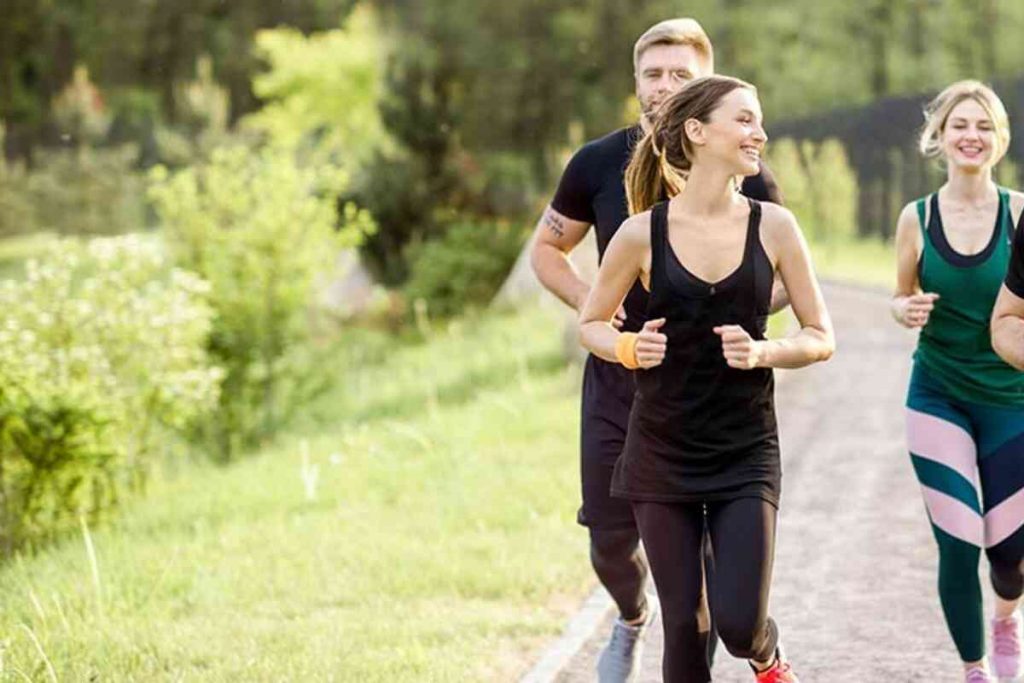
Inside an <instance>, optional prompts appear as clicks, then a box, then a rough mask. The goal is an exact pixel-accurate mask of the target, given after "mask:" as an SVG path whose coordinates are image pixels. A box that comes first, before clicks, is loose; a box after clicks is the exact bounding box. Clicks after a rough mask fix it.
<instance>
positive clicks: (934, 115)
mask: <svg viewBox="0 0 1024 683" xmlns="http://www.w3.org/2000/svg"><path fill="white" fill-rule="evenodd" d="M964 100H974V101H975V102H977V103H978V104H979V105H981V108H982V109H984V110H985V113H986V114H988V117H989V118H990V119H991V120H992V125H993V126H995V137H996V147H995V149H994V150H993V154H992V165H993V166H994V165H995V164H996V163H998V162H999V160H1000V159H1002V158H1003V155H1004V154H1006V150H1007V149H1009V147H1010V121H1009V118H1008V117H1007V115H1006V107H1004V106H1003V102H1002V100H1000V99H999V96H998V95H996V94H995V92H994V91H993V90H992V88H990V87H988V86H987V85H985V84H984V83H981V82H980V81H970V80H968V81H957V82H956V83H954V84H952V85H950V86H949V87H947V88H946V89H945V90H943V91H942V92H940V93H939V94H938V95H937V96H936V97H935V99H934V100H932V101H931V102H929V103H928V106H926V107H925V109H924V121H925V123H924V129H923V130H922V131H921V138H920V140H919V142H918V145H919V147H920V150H921V154H923V155H925V156H926V157H937V156H940V155H941V154H942V145H941V143H940V142H939V138H940V137H941V136H942V131H943V130H945V128H946V121H947V120H948V119H949V115H950V113H951V112H952V111H953V109H954V108H955V107H956V105H958V104H960V103H961V102H963V101H964Z"/></svg>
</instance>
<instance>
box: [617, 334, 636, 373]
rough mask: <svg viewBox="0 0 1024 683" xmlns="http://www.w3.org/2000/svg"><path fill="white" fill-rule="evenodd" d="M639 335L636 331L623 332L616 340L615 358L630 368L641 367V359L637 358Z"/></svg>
mask: <svg viewBox="0 0 1024 683" xmlns="http://www.w3.org/2000/svg"><path fill="white" fill-rule="evenodd" d="M637 340H639V336H638V335H637V334H636V332H622V333H620V334H619V338H618V339H616V340H615V359H616V360H618V361H619V362H620V363H622V364H623V365H624V366H626V367H627V368H629V369H630V370H636V369H637V368H639V367H640V361H638V360H637V359H636V343H637Z"/></svg>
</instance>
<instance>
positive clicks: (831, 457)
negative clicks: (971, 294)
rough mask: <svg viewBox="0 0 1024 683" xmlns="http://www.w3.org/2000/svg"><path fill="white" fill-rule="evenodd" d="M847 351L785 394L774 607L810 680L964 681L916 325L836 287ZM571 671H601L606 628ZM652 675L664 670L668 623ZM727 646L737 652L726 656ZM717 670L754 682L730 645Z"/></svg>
mask: <svg viewBox="0 0 1024 683" xmlns="http://www.w3.org/2000/svg"><path fill="white" fill-rule="evenodd" d="M825 294H826V297H827V300H828V303H829V308H830V310H831V312H832V315H833V318H834V321H835V326H836V331H837V332H836V334H837V338H838V352H837V353H836V355H835V357H834V358H833V359H832V360H831V361H830V362H828V363H825V364H823V365H820V366H817V367H813V368H809V369H804V370H798V371H791V372H788V373H785V376H784V377H781V376H780V380H779V388H778V392H777V399H778V403H777V405H778V414H779V424H780V431H781V437H782V453H783V471H784V478H783V497H782V513H781V517H780V522H779V538H778V545H777V553H776V564H775V581H774V584H773V590H772V614H773V616H774V617H775V618H776V620H777V621H778V622H779V625H780V627H781V630H782V633H783V638H784V643H785V644H786V649H787V651H788V653H789V655H790V658H791V659H792V660H793V662H794V664H795V665H796V669H797V673H798V674H799V675H800V676H801V680H802V681H803V682H804V683H843V682H846V681H849V682H850V683H853V682H855V681H887V682H888V681H928V682H929V683H936V682H941V681H959V680H961V678H960V677H959V675H958V673H959V670H960V667H959V664H958V659H957V657H956V655H955V651H954V649H953V646H952V643H951V641H950V639H949V637H948V635H947V633H946V630H945V625H944V623H943V621H942V614H941V611H940V609H939V604H938V598H937V593H936V589H935V575H934V573H935V568H934V565H935V555H936V553H935V550H934V547H933V546H934V542H933V540H932V537H931V533H930V531H929V527H928V523H927V519H926V516H925V512H924V506H923V503H922V501H921V497H920V495H919V492H918V486H917V482H916V480H915V478H914V475H913V472H912V470H911V467H910V462H909V459H908V456H907V455H906V452H905V448H904V436H903V399H904V395H905V390H906V382H907V376H908V372H909V364H910V358H911V353H912V350H913V345H914V335H913V334H911V333H909V332H907V331H905V330H902V329H900V328H898V327H897V326H896V325H894V324H893V323H892V322H891V320H890V318H889V314H888V311H887V307H886V300H885V298H884V297H883V296H882V295H880V294H877V293H872V292H868V291H860V290H853V289H848V288H844V287H837V286H829V287H827V288H826V292H825ZM596 633H597V635H596V636H595V637H594V638H593V639H591V640H590V641H588V642H587V644H586V646H584V648H583V649H582V650H580V652H579V653H578V654H577V655H576V656H575V657H574V658H573V660H572V661H571V662H570V664H569V666H568V668H567V669H565V670H564V671H563V672H562V674H561V675H560V676H559V678H558V680H559V681H561V682H563V683H579V682H582V681H592V680H594V674H593V671H594V661H595V657H596V653H597V651H598V650H599V648H600V647H601V646H602V645H603V641H604V639H605V638H606V637H607V633H608V627H607V625H605V626H603V627H600V628H598V629H597V631H596ZM650 635H651V637H650V638H649V639H648V644H647V650H646V652H645V665H644V675H643V679H642V680H643V681H649V682H654V681H660V680H661V665H660V662H661V651H662V647H661V646H662V643H661V625H660V623H659V624H657V625H656V627H655V628H654V629H653V631H652V633H651V634H650ZM723 655H724V656H723ZM714 680H715V681H716V682H721V683H739V682H741V681H742V682H743V683H750V681H751V680H752V677H751V675H750V672H749V669H748V668H746V665H745V664H744V663H742V662H740V661H737V660H734V659H732V658H731V657H729V656H728V653H725V652H724V648H721V647H720V648H719V657H718V658H717V661H716V666H715V669H714Z"/></svg>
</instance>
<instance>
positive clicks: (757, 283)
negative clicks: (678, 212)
mask: <svg viewBox="0 0 1024 683" xmlns="http://www.w3.org/2000/svg"><path fill="white" fill-rule="evenodd" d="M748 201H749V202H750V219H749V221H748V222H747V235H746V241H745V245H744V249H743V260H742V261H741V262H740V266H739V267H738V268H737V269H736V270H735V271H733V272H732V273H731V274H729V275H728V276H726V277H725V278H724V279H722V280H720V281H718V282H716V283H713V284H712V283H708V282H705V281H703V280H701V279H700V278H698V277H697V276H695V275H693V274H692V273H690V272H689V271H688V270H687V269H686V268H685V267H684V266H683V264H682V263H680V261H679V259H678V258H677V257H676V254H675V252H674V251H673V249H672V246H671V245H670V243H669V240H668V202H662V203H660V204H657V205H656V206H655V207H654V209H653V210H652V212H651V273H650V288H651V291H650V298H649V301H648V307H647V319H648V320H651V319H655V318H665V319H666V322H665V325H664V326H663V327H662V328H661V331H662V332H663V333H664V334H665V335H666V336H667V337H668V350H667V353H666V356H665V360H664V361H663V362H662V364H661V365H659V366H658V367H656V368H652V369H650V370H638V371H637V372H636V373H635V374H636V385H637V390H636V396H635V399H634V402H633V407H632V411H631V412H630V416H629V429H628V432H627V436H626V445H625V447H624V449H623V453H622V457H620V458H619V460H618V462H617V464H616V468H615V474H614V477H613V479H612V494H613V495H616V496H620V497H624V498H630V499H634V500H648V501H698V500H722V499H728V498H740V497H748V496H756V497H761V498H764V499H765V500H768V501H769V502H771V503H773V504H776V505H777V504H778V497H779V488H780V468H779V446H778V432H777V429H776V422H775V405H774V379H773V376H772V371H771V369H767V368H757V369H753V370H737V369H734V368H730V367H729V366H728V365H727V364H726V362H725V358H724V357H723V356H722V342H721V338H720V337H719V336H718V335H717V334H715V333H714V332H713V328H714V327H715V326H717V325H725V324H734V325H740V326H742V327H743V328H744V329H745V330H747V332H749V333H750V335H751V336H752V337H753V338H754V339H764V333H765V328H766V325H767V321H768V313H769V309H770V306H771V295H772V282H773V279H774V273H773V270H772V265H771V262H770V260H769V259H768V256H767V254H765V252H764V248H763V246H762V245H761V238H760V233H759V229H760V224H761V205H760V203H759V202H757V201H754V200H748Z"/></svg>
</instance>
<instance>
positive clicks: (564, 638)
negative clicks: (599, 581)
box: [519, 585, 614, 683]
mask: <svg viewBox="0 0 1024 683" xmlns="http://www.w3.org/2000/svg"><path fill="white" fill-rule="evenodd" d="M613 606H614V603H613V602H612V599H611V597H610V596H609V595H608V593H607V591H605V589H604V587H603V586H601V585H598V587H597V588H595V589H594V591H593V592H592V593H591V594H590V597H588V598H587V599H586V601H585V602H584V603H583V606H582V607H580V609H579V610H577V612H576V614H574V615H573V617H572V619H570V620H569V623H568V624H567V625H566V627H565V630H564V631H563V632H562V635H561V637H559V638H558V640H556V641H555V642H553V643H551V645H549V646H548V647H547V648H546V649H545V650H544V654H543V655H542V656H541V658H540V659H539V660H538V661H537V663H536V664H535V665H534V667H533V668H532V669H530V671H529V672H527V673H526V675H524V676H523V677H522V678H520V679H519V683H554V680H555V678H556V677H557V676H558V674H559V673H561V671H562V670H563V669H564V668H565V667H566V665H567V664H568V663H569V660H571V659H572V658H573V657H575V656H576V653H577V652H579V651H580V649H582V648H583V645H584V644H585V643H586V642H587V641H588V640H590V638H591V637H593V635H594V633H595V632H596V631H597V627H598V626H600V625H601V624H602V623H603V622H604V620H605V617H606V616H607V615H608V613H609V612H610V611H611V610H612V607H613Z"/></svg>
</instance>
